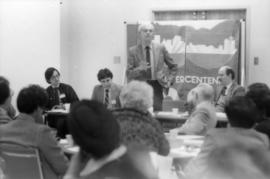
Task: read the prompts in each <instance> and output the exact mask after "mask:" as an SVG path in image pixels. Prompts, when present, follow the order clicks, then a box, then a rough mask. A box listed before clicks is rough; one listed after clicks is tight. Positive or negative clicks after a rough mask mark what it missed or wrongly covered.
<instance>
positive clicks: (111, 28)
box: [61, 0, 270, 98]
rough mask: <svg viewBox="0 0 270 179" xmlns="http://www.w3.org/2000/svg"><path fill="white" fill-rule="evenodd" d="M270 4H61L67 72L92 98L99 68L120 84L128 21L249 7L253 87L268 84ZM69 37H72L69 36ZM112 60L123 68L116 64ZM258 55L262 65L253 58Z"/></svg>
mask: <svg viewBox="0 0 270 179" xmlns="http://www.w3.org/2000/svg"><path fill="white" fill-rule="evenodd" d="M269 7H270V1H269V0H226V1H217V0H204V1H202V0H136V1H131V0H99V1H96V0H95V1H94V0H80V1H78V0H63V4H62V8H61V12H62V19H61V20H63V21H62V24H61V27H62V31H61V32H62V33H61V35H62V40H61V45H62V47H63V48H62V51H61V54H62V57H63V56H64V57H65V61H63V62H64V63H65V64H66V65H65V67H66V68H67V69H68V70H67V72H66V73H68V74H69V82H70V83H71V84H72V85H73V86H74V88H75V89H76V91H77V92H78V93H79V95H80V96H81V97H88V98H89V97H90V95H91V93H92V88H93V86H94V85H95V84H96V83H98V81H97V79H96V74H97V72H98V70H99V69H100V68H103V67H109V68H110V69H111V70H112V71H113V73H114V75H115V77H114V81H115V82H118V83H121V82H122V75H123V69H124V67H125V61H126V29H125V25H124V23H123V22H124V21H127V22H137V21H138V20H152V14H151V11H152V10H157V9H159V10H160V9H173V10H175V9H179V10H181V9H221V8H223V9H226V8H247V10H248V14H247V18H248V22H247V30H248V31H247V49H248V53H247V60H248V71H249V75H248V76H247V78H248V79H249V84H250V83H252V82H255V81H261V82H266V83H268V84H270V78H268V72H267V71H268V67H270V51H269V50H268V49H267V48H268V47H269V46H270V40H269V37H270V21H269V19H270V10H269ZM67 37H68V38H67ZM114 56H120V57H121V64H113V58H114ZM255 56H258V57H259V65H257V66H254V65H253V58H254V57H255Z"/></svg>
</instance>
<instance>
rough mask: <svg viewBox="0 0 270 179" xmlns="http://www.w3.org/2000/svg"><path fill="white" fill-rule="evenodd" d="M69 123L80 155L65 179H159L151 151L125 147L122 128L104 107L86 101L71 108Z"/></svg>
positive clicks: (74, 159)
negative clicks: (121, 138) (152, 161)
mask: <svg viewBox="0 0 270 179" xmlns="http://www.w3.org/2000/svg"><path fill="white" fill-rule="evenodd" d="M69 119H70V120H68V124H69V128H70V132H71V134H72V137H73V139H74V141H75V143H76V144H77V145H79V147H80V151H79V153H77V154H75V155H74V156H73V157H72V160H71V163H70V166H69V169H68V171H67V173H66V175H65V177H64V179H75V178H76V179H79V178H84V179H87V178H89V179H90V178H91V179H109V178H111V179H113V178H115V179H116V178H117V179H127V178H130V179H155V178H157V174H156V171H155V170H154V167H153V165H152V163H151V160H150V156H149V153H148V151H147V150H145V149H144V148H143V147H140V146H137V145H136V146H132V148H129V147H126V146H125V145H123V144H122V143H121V141H120V126H119V124H118V122H117V121H116V120H115V118H114V117H113V115H112V113H111V111H109V110H107V109H106V107H105V106H104V105H103V104H102V103H100V102H98V101H94V100H91V101H90V100H82V101H80V102H78V103H76V104H75V105H74V106H72V107H71V111H70V118H69Z"/></svg>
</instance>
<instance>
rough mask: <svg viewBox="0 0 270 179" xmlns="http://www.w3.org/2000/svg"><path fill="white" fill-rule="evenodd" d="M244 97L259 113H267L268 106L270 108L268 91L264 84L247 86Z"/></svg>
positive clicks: (269, 92)
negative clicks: (251, 102)
mask: <svg viewBox="0 0 270 179" xmlns="http://www.w3.org/2000/svg"><path fill="white" fill-rule="evenodd" d="M246 96H247V97H248V98H250V99H251V100H252V101H253V102H254V103H255V104H256V106H257V109H258V110H259V111H260V112H261V113H266V112H267V111H269V110H268V106H270V89H269V87H268V86H267V85H266V84H265V83H253V84H251V85H250V86H248V90H247V93H246ZM269 114H270V113H269ZM263 115H264V114H263Z"/></svg>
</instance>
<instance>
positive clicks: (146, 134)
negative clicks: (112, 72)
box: [113, 81, 170, 155]
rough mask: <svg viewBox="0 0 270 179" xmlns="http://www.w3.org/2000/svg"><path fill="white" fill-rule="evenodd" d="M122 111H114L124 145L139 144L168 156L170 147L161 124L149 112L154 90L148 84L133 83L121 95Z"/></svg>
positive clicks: (125, 87)
mask: <svg viewBox="0 0 270 179" xmlns="http://www.w3.org/2000/svg"><path fill="white" fill-rule="evenodd" d="M120 102H121V106H122V108H121V109H116V110H114V111H113V114H114V116H115V117H116V119H117V120H118V122H119V124H120V127H121V140H122V142H123V143H124V144H126V145H129V144H131V143H138V144H143V145H145V146H147V147H148V148H149V149H150V150H152V151H155V152H157V153H158V154H160V155H168V154H169V151H170V146H169V143H168V141H167V139H166V138H165V135H164V133H163V129H162V127H161V125H160V124H159V122H158V121H157V120H156V119H154V118H153V117H152V115H151V113H150V112H149V111H148V109H149V108H151V107H152V105H153V89H152V87H151V86H150V85H148V84H147V83H146V82H141V81H131V82H130V83H128V84H127V85H126V86H124V87H123V89H122V91H121V93H120Z"/></svg>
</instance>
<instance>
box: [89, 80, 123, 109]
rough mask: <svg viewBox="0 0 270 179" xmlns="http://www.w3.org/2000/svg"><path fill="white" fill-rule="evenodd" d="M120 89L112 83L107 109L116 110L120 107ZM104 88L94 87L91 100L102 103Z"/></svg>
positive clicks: (100, 86)
mask: <svg viewBox="0 0 270 179" xmlns="http://www.w3.org/2000/svg"><path fill="white" fill-rule="evenodd" d="M121 89H122V87H121V86H119V85H117V84H115V83H112V85H111V88H110V99H109V106H108V108H117V107H120V100H119V95H120V92H121ZM104 96H105V95H104V88H103V86H102V85H96V86H95V87H94V90H93V93H92V98H91V99H92V100H96V101H99V102H101V103H104Z"/></svg>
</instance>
